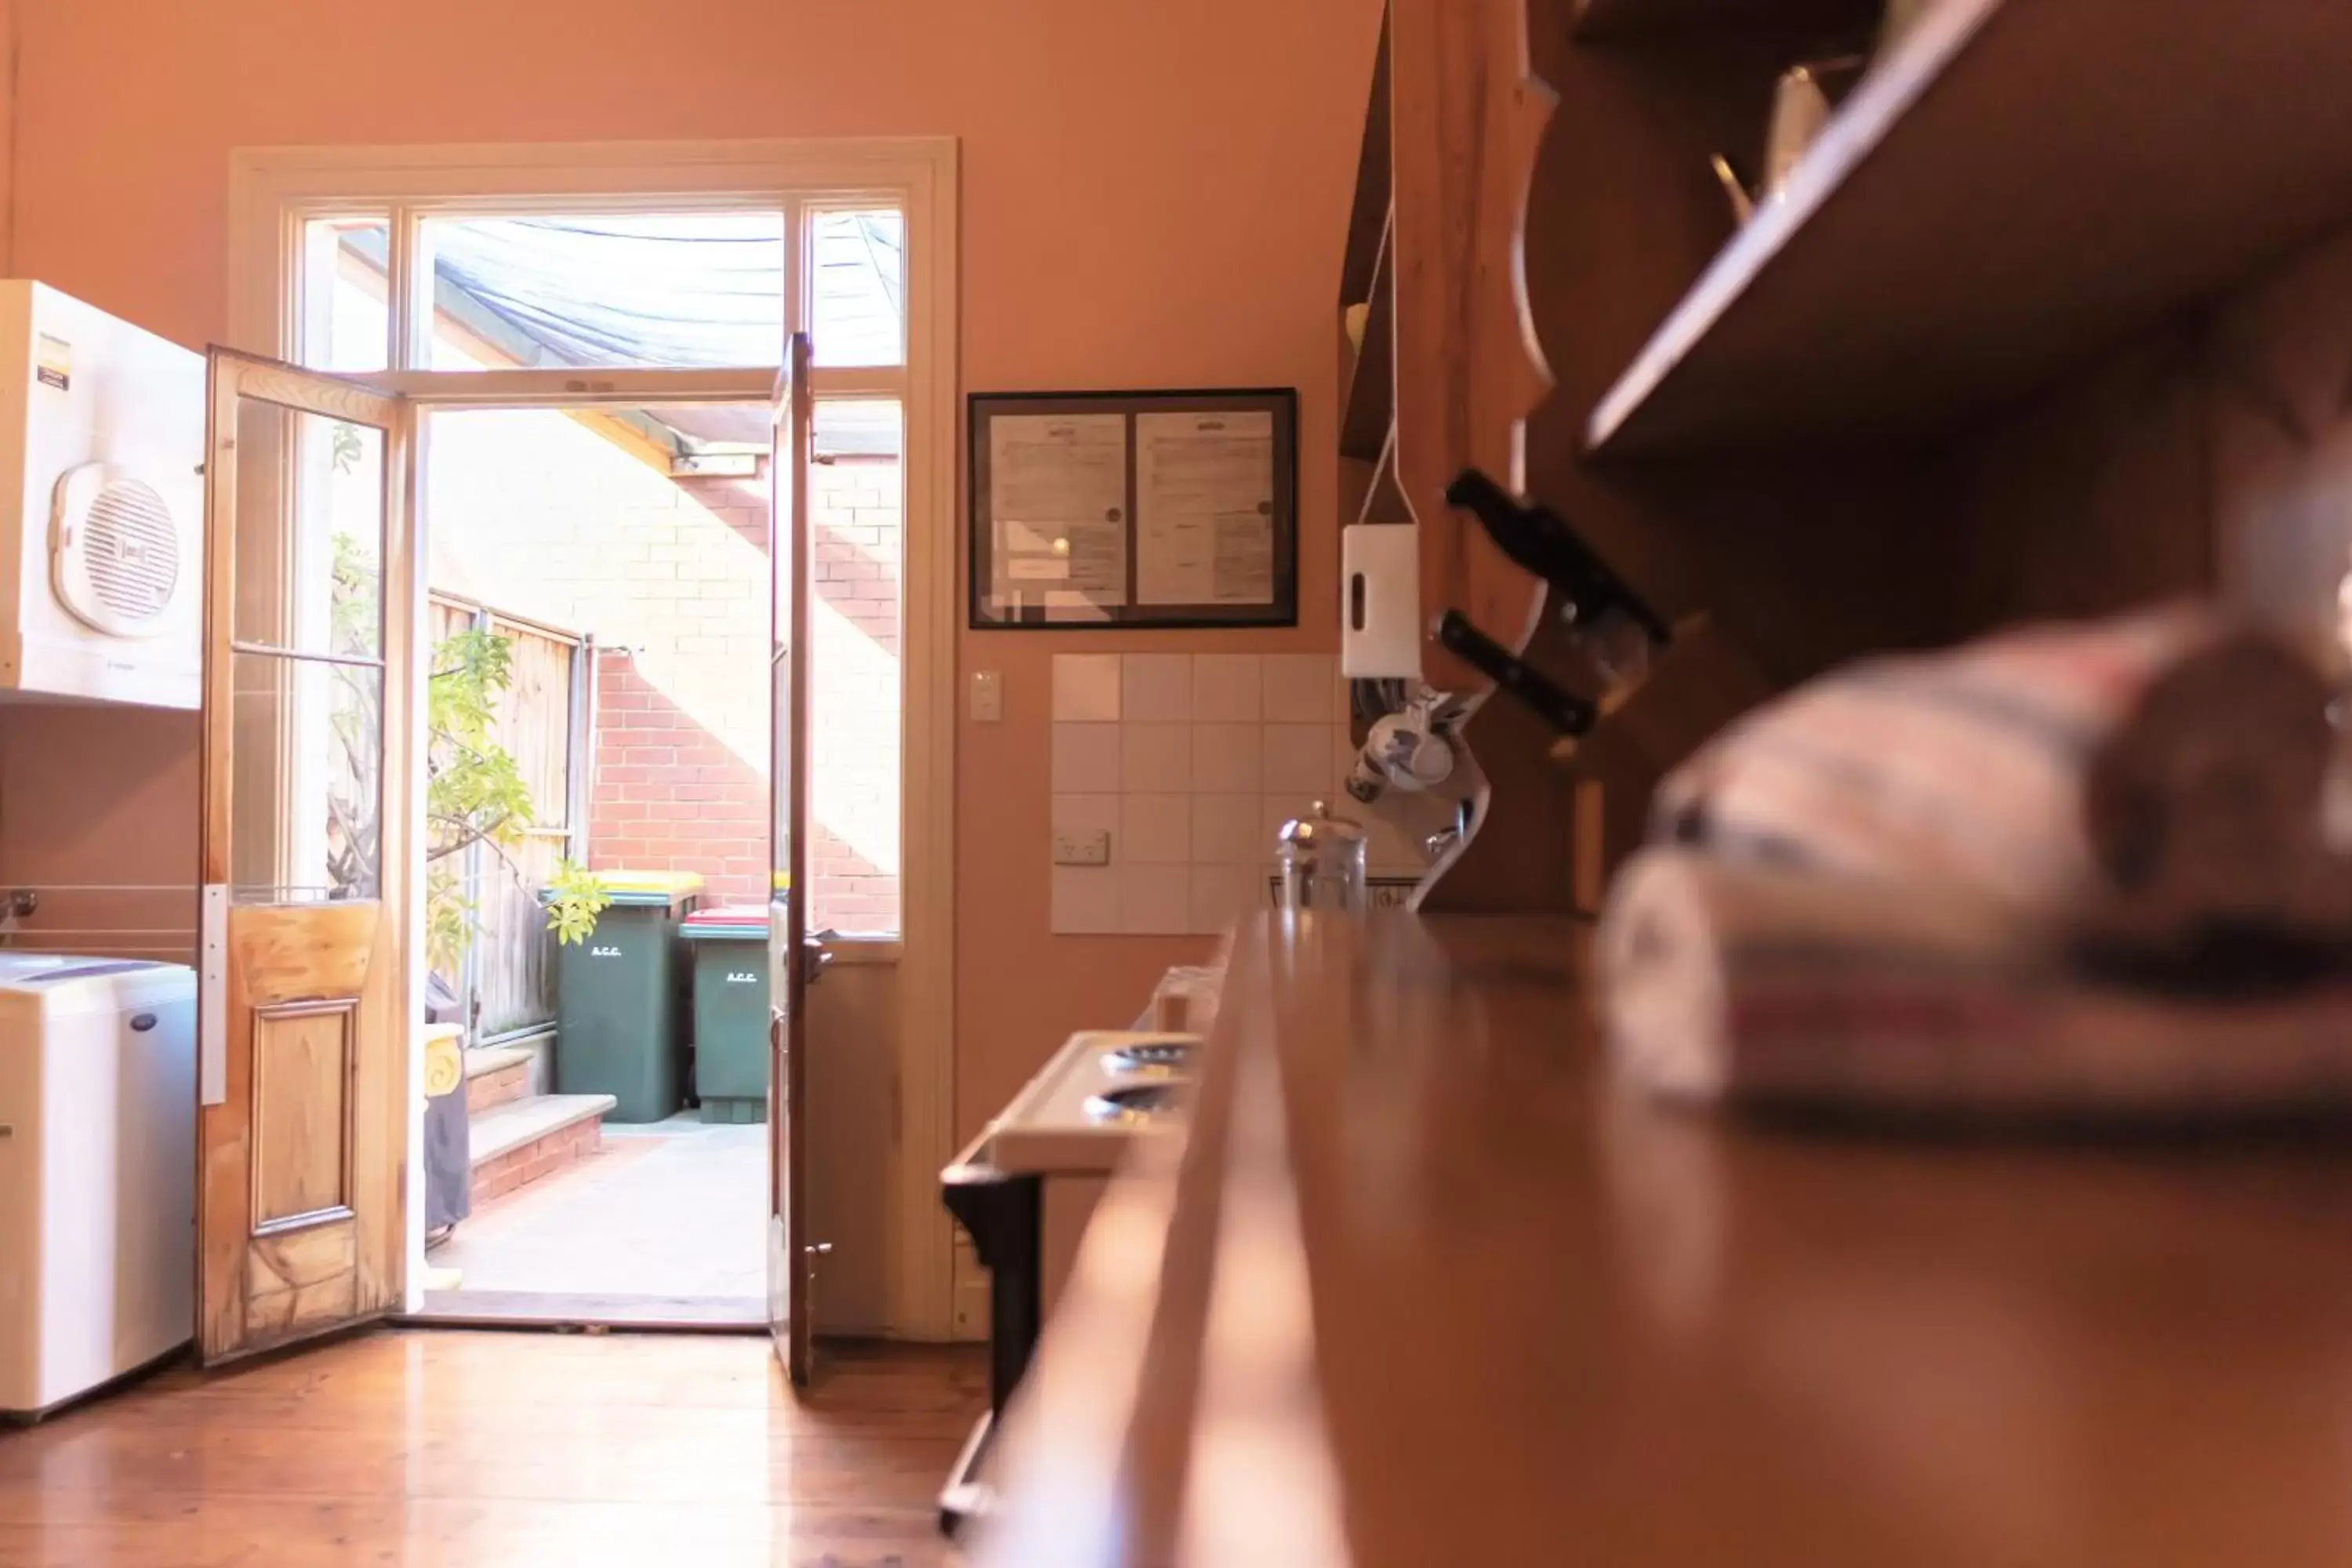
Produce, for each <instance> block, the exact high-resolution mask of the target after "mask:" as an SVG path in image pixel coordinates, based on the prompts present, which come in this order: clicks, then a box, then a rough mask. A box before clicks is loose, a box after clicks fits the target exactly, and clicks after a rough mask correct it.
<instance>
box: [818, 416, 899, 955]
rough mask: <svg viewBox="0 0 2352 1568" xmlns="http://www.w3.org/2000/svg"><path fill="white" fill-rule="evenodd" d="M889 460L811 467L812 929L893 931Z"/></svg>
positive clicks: (892, 477)
mask: <svg viewBox="0 0 2352 1568" xmlns="http://www.w3.org/2000/svg"><path fill="white" fill-rule="evenodd" d="M899 495H900V490H899V465H898V459H897V458H840V459H837V460H835V461H834V462H830V463H819V464H818V465H817V466H816V468H815V471H814V473H812V474H811V475H810V477H809V510H810V511H811V513H812V514H813V515H812V518H811V521H812V522H813V523H814V527H815V529H816V541H815V543H816V595H815V597H816V605H815V609H816V628H815V630H816V652H815V663H814V666H813V667H812V668H811V669H810V686H811V692H810V697H811V707H812V708H813V709H814V713H813V714H812V715H811V718H812V721H813V722H812V729H813V731H814V735H815V737H816V752H815V755H814V758H813V759H812V763H813V767H812V773H813V774H814V780H813V783H814V795H815V796H816V800H815V803H814V807H815V816H816V821H817V824H818V827H817V833H816V837H815V841H814V843H813V844H812V845H811V846H810V853H809V869H810V874H811V876H812V877H813V878H814V879H815V882H816V901H815V903H814V905H813V906H812V910H813V912H814V914H815V916H816V919H817V923H818V924H819V925H820V926H827V925H829V926H833V927H835V928H837V929H839V930H842V931H897V930H898V776H899V775H898V742H899V725H898V708H899V664H898V616H899V604H900V600H901V596H902V595H901V593H900V584H899V572H900V566H901V560H902V556H901V552H900V548H899V546H900V533H901V529H900V524H901V521H902V519H901V516H900V500H899Z"/></svg>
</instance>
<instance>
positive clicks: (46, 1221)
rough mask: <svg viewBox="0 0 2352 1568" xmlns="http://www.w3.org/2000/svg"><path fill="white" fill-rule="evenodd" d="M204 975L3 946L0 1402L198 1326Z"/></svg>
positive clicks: (106, 1370) (48, 1403)
mask: <svg viewBox="0 0 2352 1568" xmlns="http://www.w3.org/2000/svg"><path fill="white" fill-rule="evenodd" d="M195 1164H196V977H195V974H194V971H192V970H190V969H188V968H186V967H184V965H180V964H175V963H144V962H140V961H136V960H128V959H107V958H60V957H53V956H48V955H45V954H30V953H0V1418H9V1419H16V1420H26V1419H30V1418H32V1417H35V1416H37V1415H42V1414H44V1413H45V1412H47V1411H49V1410H52V1409H54V1408H56V1407H57V1406H58V1405H60V1404H63V1403H64V1402H66V1401H68V1400H70V1399H73V1398H75V1397H77V1396H79V1395H80V1394H87V1393H89V1391H90V1390H92V1389H94V1388H97V1387H99V1386H100V1385H101V1384H106V1383H109V1382H111V1381H112V1380H113V1379H115V1378H118V1377H121V1376H122V1375H123V1374H124V1373H130V1372H134V1371H136V1370H138V1369H139V1368H140V1367H142V1366H145V1365H146V1364H148V1363H151V1362H153V1361H156V1360H158V1359H160V1358H162V1357H163V1356H166V1355H169V1354H170V1353H172V1352H173V1351H175V1350H177V1349H178V1348H179V1347H181V1346H183V1345H184V1344H186V1343H187V1342H188V1341H189V1340H190V1339H191V1338H192V1337H194V1326H195V1245H196V1243H195V1231H196V1205H195Z"/></svg>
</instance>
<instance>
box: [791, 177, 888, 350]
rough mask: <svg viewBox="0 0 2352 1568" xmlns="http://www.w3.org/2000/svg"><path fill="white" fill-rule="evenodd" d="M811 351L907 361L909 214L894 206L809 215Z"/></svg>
mask: <svg viewBox="0 0 2352 1568" xmlns="http://www.w3.org/2000/svg"><path fill="white" fill-rule="evenodd" d="M809 251H810V257H811V265H810V268H809V273H810V287H809V299H810V310H809V320H810V328H809V335H810V344H809V347H810V350H811V353H810V357H811V359H812V360H813V361H814V363H818V364H823V365H898V364H904V363H907V325H906V323H907V286H906V277H907V265H906V259H907V220H906V218H905V216H903V215H902V214H900V213H898V211H896V210H894V209H887V208H885V209H879V210H875V211H866V212H818V213H812V214H811V215H810V216H809Z"/></svg>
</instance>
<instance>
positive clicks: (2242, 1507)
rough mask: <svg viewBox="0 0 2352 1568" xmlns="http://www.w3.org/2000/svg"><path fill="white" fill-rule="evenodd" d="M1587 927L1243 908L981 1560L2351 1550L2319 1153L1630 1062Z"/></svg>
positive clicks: (2349, 1192) (1104, 1235)
mask: <svg viewBox="0 0 2352 1568" xmlns="http://www.w3.org/2000/svg"><path fill="white" fill-rule="evenodd" d="M1573 946H1574V933H1573V931H1572V930H1571V928H1570V927H1569V926H1567V925H1566V924H1556V923H1548V922H1539V921H1499V920H1497V921H1477V920H1454V921H1440V920H1432V921H1421V920H1417V919H1414V918H1412V917H1410V916H1402V915H1398V916H1385V917H1380V918H1376V919H1375V920H1374V921H1372V922H1370V924H1369V925H1360V926H1351V925H1348V924H1344V923H1335V922H1328V921H1315V920H1312V919H1309V920H1307V921H1302V922H1301V923H1300V925H1299V926H1298V927H1297V928H1296V929H1292V930H1286V928H1285V924H1284V921H1283V919H1282V917H1280V916H1265V917H1260V918H1258V919H1256V920H1255V921H1253V922H1252V923H1251V924H1249V925H1247V926H1245V927H1244V929H1243V930H1242V931H1240V932H1239V933H1238V934H1237V936H1236V939H1235V942H1234V956H1233V963H1232V968H1231V971H1230V973H1229V975H1228V979H1227V983H1226V984H1227V989H1226V992H1225V995H1224V998H1223V1005H1222V1007H1221V1010H1220V1015H1219V1019H1218V1026H1217V1030H1216V1033H1215V1035H1214V1037H1213V1040H1212V1043H1211V1047H1210V1050H1209V1053H1208V1058H1207V1062H1206V1066H1205V1068H1204V1073H1203V1079H1202V1087H1201V1101H1200V1104H1199V1107H1198V1109H1197V1110H1196V1112H1195V1116H1194V1120H1193V1124H1192V1130H1191V1131H1190V1133H1189V1134H1188V1136H1187V1137H1186V1138H1185V1139H1183V1140H1182V1141H1181V1144H1179V1142H1177V1141H1175V1140H1169V1141H1166V1142H1165V1143H1164V1145H1163V1146H1162V1147H1161V1149H1160V1151H1159V1152H1158V1154H1157V1155H1156V1156H1155V1157H1154V1158H1153V1159H1152V1161H1151V1162H1150V1163H1151V1164H1152V1165H1153V1166H1154V1168H1152V1169H1149V1170H1144V1171H1140V1172H1138V1173H1134V1174H1132V1175H1131V1176H1130V1177H1129V1178H1128V1179H1126V1180H1125V1181H1124V1182H1123V1183H1122V1184H1120V1185H1118V1186H1117V1187H1115V1188H1114V1189H1113V1192H1112V1194H1110V1196H1109V1197H1108V1199H1106V1206H1105V1209H1104V1210H1103V1211H1102V1212H1103V1216H1104V1217H1103V1219H1102V1220H1101V1221H1100V1222H1098V1223H1097V1226H1096V1227H1095V1229H1094V1231H1093V1232H1091V1233H1090V1234H1089V1237H1088V1239H1087V1247H1086V1252H1085V1256H1083V1257H1082V1258H1081V1259H1080V1263H1079V1268H1078V1273H1077V1276H1076V1279H1075V1280H1074V1283H1073V1287H1072V1293H1071V1296H1070V1298H1069V1299H1068V1300H1066V1304H1065V1305H1064V1307H1063V1308H1062V1310H1061V1311H1060V1312H1059V1313H1058V1314H1057V1316H1056V1319H1055V1324H1054V1326H1053V1328H1052V1330H1051V1331H1049V1332H1048V1334H1047V1336H1046V1338H1045V1343H1044V1345H1043V1347H1042V1348H1041V1352H1040V1356H1039V1359H1038V1362H1037V1363H1036V1366H1035V1368H1034V1371H1033V1373H1032V1375H1031V1378H1030V1381H1029V1382H1028V1384H1025V1385H1024V1390H1023V1394H1022V1397H1021V1399H1020V1401H1019V1402H1018V1403H1017V1404H1016V1405H1015V1407H1014V1411H1013V1415H1012V1417H1011V1419H1010V1420H1009V1422H1008V1424H1007V1426H1006V1429H1005V1432H1004V1434H1003V1436H1004V1444H1003V1448H1002V1449H1001V1451H1000V1453H999V1455H998V1456H997V1458H998V1460H999V1461H1000V1465H999V1468H998V1471H997V1475H998V1479H999V1483H1000V1486H1001V1488H1002V1493H1001V1495H1002V1499H1003V1500H1002V1504H1001V1507H1000V1511H999V1516H998V1518H997V1519H996V1521H994V1522H993V1524H992V1528H991V1529H990V1530H988V1531H984V1532H983V1533H982V1537H981V1540H980V1542H979V1545H978V1550H977V1553H976V1555H975V1558H974V1561H975V1562H976V1563H979V1564H982V1565H983V1568H987V1565H992V1564H1003V1565H1015V1564H1017V1565H1018V1568H1044V1565H1046V1564H1059V1563H1070V1564H1079V1563H1086V1564H1096V1563H1105V1564H1108V1563H1155V1564H1156V1563H1184V1564H1194V1563H1199V1564H1213V1565H1215V1568H1238V1565H1240V1564H1245V1563H1278V1564H1282V1565H1283V1568H1318V1565H1319V1564H1324V1563H1350V1564H1361V1565H1367V1568H1370V1565H1379V1568H1389V1565H1399V1568H1402V1565H1405V1564H1412V1565H1415V1568H1421V1565H1424V1564H1437V1563H1461V1564H1465V1565H1468V1564H1479V1565H1485V1564H1496V1565H1504V1568H1518V1565H1520V1564H1533V1563H1551V1562H1565V1561H1576V1562H1582V1563H1597V1564H1612V1565H1613V1564H1718V1563H1772V1564H1805V1565H1807V1568H1838V1565H1843V1564H1855V1565H1863V1564H1867V1565H1869V1568H1895V1565H1897V1564H1899V1565H1902V1568H1931V1565H1936V1564H1946V1563H1952V1564H1958V1563H1969V1564H1977V1563H2001V1564H2004V1565H2006V1564H2028V1563H2032V1564H2040V1563H2051V1564H2058V1563H2067V1564H2074V1563H2090V1564H2118V1565H2120V1564H2130V1565H2132V1568H2153V1565H2158V1564H2172V1563H2263V1564H2279V1565H2284V1564H2303V1563H2352V1487H2347V1484H2346V1482H2347V1475H2352V1152H2347V1149H2352V1144H2347V1140H2346V1139H2345V1138H2344V1137H2343V1136H2342V1135H2340V1134H2338V1135H2333V1136H2331V1135H2325V1134H2313V1133H2306V1134H2304V1135H2302V1136H2300V1137H2298V1138H2296V1139H2294V1140H2292V1141H2284V1142H2283V1141H2282V1140H2281V1139H2279V1138H2277V1137H2273V1138H2271V1139H2269V1140H2266V1141H2263V1142H2235V1143H2228V1144H2215V1143H2204V1144H2200V1145H2194V1146H2185V1145H2182V1144H2179V1143H2170V1144H2163V1145H2151V1144H2147V1143H2142V1144H2137V1145H2126V1146H2117V1145H2106V1146H2084V1145H2081V1144H2077V1145H2074V1146H2057V1145H2053V1144H2050V1143H2047V1142H1986V1141H1981V1140H1979V1141H1973V1142H1962V1141H1947V1142H1922V1141H1919V1140H1916V1139H1912V1140H1897V1139H1895V1138H1892V1137H1888V1136H1875V1137H1874V1136H1868V1135H1864V1134H1861V1133H1856V1132H1851V1131H1849V1132H1843V1133H1831V1132H1827V1131H1822V1130H1811V1131H1804V1130H1797V1129H1791V1128H1788V1127H1766V1126H1752V1125H1740V1124H1737V1123H1729V1122H1725V1121H1718V1120H1712V1119H1707V1118H1704V1117H1696V1116H1693V1115H1690V1114H1687V1113H1678V1112H1673V1111H1666V1110H1659V1109H1656V1108H1654V1107H1652V1106H1650V1105H1648V1104H1646V1103H1643V1102H1641V1101H1637V1100H1629V1099H1627V1098H1625V1097H1623V1096H1622V1095H1620V1094H1618V1093H1616V1092H1615V1091H1614V1090H1613V1089H1612V1085H1611V1084H1610V1082H1609V1080H1608V1079H1607V1077H1606V1075H1605V1073H1604V1072H1603V1071H1602V1070H1601V1064H1600V1063H1599V1061H1598V1060H1597V1058H1596V1055H1595V1052H1594V1049H1593V1047H1592V1044H1591V1040H1590V1038H1589V1037H1588V1036H1587V1034H1586V1031H1585V1030H1584V1028H1583V1026H1582V1024H1581V1021H1580V1020H1581V1017H1582V1009H1581V1008H1580V1005H1579V1004H1578V1001H1577V996H1576V990H1575V984H1574V982H1573V980H1572V978H1571V973H1570V971H1571V964H1570V952H1571V951H1572V949H1573Z"/></svg>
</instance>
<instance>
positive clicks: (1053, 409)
mask: <svg viewBox="0 0 2352 1568" xmlns="http://www.w3.org/2000/svg"><path fill="white" fill-rule="evenodd" d="M1204 413H1205V414H1218V413H1267V414H1271V415H1272V416H1273V418H1274V476H1273V479H1274V486H1273V493H1274V509H1275V515H1274V599H1273V602H1272V603H1270V604H1265V605H1214V604H1210V605H1139V604H1137V603H1136V602H1135V597H1136V581H1135V579H1136V549H1135V528H1136V516H1135V511H1136V508H1135V500H1136V496H1135V490H1136V479H1135V466H1136V443H1135V421H1136V418H1137V416H1141V415H1151V414H1204ZM999 414H1005V415H1013V416H1035V415H1044V414H1095V415H1100V414H1120V415H1124V416H1126V418H1127V434H1128V442H1127V469H1128V471H1127V507H1126V517H1125V520H1124V521H1125V522H1126V525H1127V531H1128V536H1127V574H1128V581H1127V588H1128V593H1127V599H1128V602H1127V603H1126V604H1124V605H1108V606H1096V607H1095V608H1094V609H1093V610H1092V611H1091V612H1090V613H1087V614H1084V615H1069V616H1059V615H1056V614H1055V612H1053V611H1051V610H1048V609H1046V608H1045V607H1044V606H1042V605H1025V606H1024V607H1023V608H1022V609H1021V610H1020V611H1018V612H1005V611H1002V610H999V609H997V608H995V607H994V606H992V605H991V603H990V598H991V589H992V585H993V584H994V581H995V556H994V552H995V538H996V520H995V518H994V516H993V515H992V510H991V508H990V495H991V490H990V471H989V470H990V451H991V443H990V439H989V422H990V420H991V419H992V418H993V417H995V416H997V415H999ZM964 484H965V489H964V517H965V569H966V573H967V597H966V614H967V623H966V624H967V625H968V626H970V627H971V629H972V630H974V631H1057V632H1058V631H1070V632H1084V631H1094V632H1102V631H1116V630H1119V629H1122V628H1129V629H1139V630H1140V629H1151V630H1162V631H1176V630H1211V629H1215V628H1226V629H1234V628H1245V627H1276V626H1297V624H1298V389H1297V387H1288V386H1278V387H1179V388H1171V389H1165V390H1149V391H1129V392H975V393H972V394H971V395H969V396H968V397H967V399H966V423H965V472H964Z"/></svg>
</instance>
